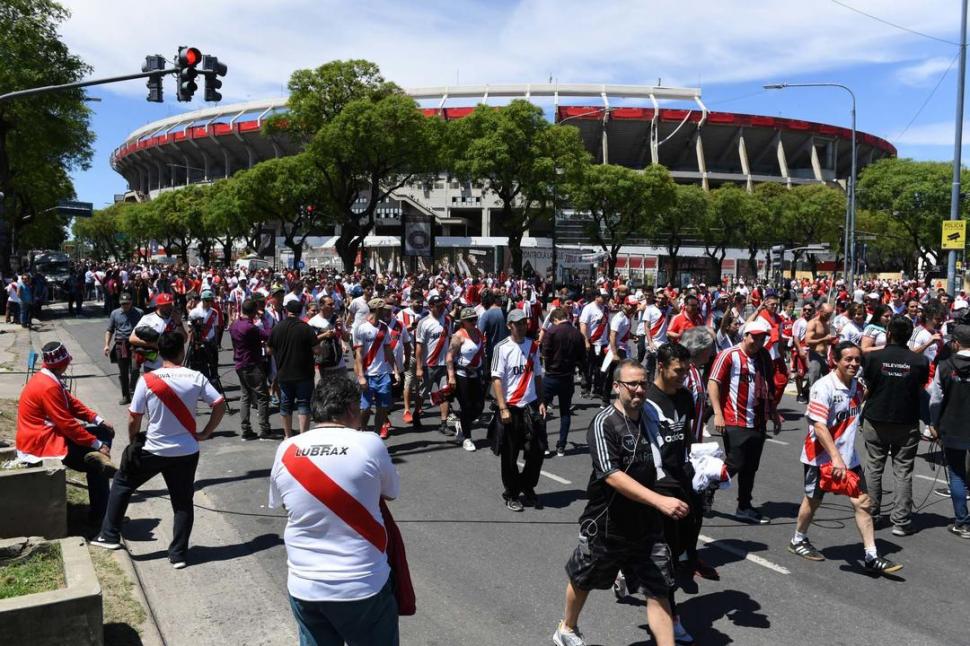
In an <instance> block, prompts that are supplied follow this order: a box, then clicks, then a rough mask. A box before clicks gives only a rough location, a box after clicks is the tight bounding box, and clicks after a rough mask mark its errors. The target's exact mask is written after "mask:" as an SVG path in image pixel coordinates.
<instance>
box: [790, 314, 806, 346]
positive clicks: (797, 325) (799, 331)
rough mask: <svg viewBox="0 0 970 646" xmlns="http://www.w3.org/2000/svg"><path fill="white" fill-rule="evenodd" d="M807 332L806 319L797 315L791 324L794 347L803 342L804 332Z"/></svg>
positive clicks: (801, 344)
mask: <svg viewBox="0 0 970 646" xmlns="http://www.w3.org/2000/svg"><path fill="white" fill-rule="evenodd" d="M806 332H808V319H806V318H805V317H804V316H799V317H798V318H797V319H796V320H795V322H794V323H792V326H791V336H792V342H793V343H794V346H795V347H796V348H800V347H802V346H803V345H804V344H805V333H806Z"/></svg>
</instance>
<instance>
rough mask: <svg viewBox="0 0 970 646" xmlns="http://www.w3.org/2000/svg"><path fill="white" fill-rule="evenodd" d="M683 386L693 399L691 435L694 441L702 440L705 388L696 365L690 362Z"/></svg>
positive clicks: (705, 398) (705, 400)
mask: <svg viewBox="0 0 970 646" xmlns="http://www.w3.org/2000/svg"><path fill="white" fill-rule="evenodd" d="M684 388H686V389H687V392H689V393H690V396H691V397H692V398H693V399H694V419H693V420H691V437H693V438H694V439H693V441H694V442H703V441H704V405H705V404H706V403H707V389H706V388H705V387H704V380H703V379H701V373H700V371H698V370H697V366H695V365H694V364H690V369H689V370H688V371H687V378H686V379H684Z"/></svg>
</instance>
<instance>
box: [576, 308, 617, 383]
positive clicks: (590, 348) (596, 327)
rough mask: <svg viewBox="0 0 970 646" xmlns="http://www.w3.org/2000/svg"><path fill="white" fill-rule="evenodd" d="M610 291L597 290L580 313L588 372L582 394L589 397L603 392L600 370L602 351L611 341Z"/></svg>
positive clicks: (584, 377) (580, 328) (580, 325)
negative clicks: (606, 302)
mask: <svg viewBox="0 0 970 646" xmlns="http://www.w3.org/2000/svg"><path fill="white" fill-rule="evenodd" d="M608 297H609V292H608V291H606V290H605V289H599V290H597V291H596V294H595V296H593V298H592V299H591V301H590V302H589V303H587V304H586V306H585V307H584V308H583V311H582V312H581V313H580V315H579V331H580V332H582V333H583V336H584V337H585V338H586V357H587V360H586V374H585V375H583V382H582V383H583V385H582V391H581V392H580V394H581V395H582V396H583V397H589V396H590V394H591V393H597V394H599V393H601V392H603V373H602V372H601V371H600V369H599V367H600V363H601V362H602V357H601V351H602V349H603V346H605V345H606V344H607V343H608V342H609V333H608V331H607V327H608V326H609V322H610V320H609V311H608V310H607V309H606V305H605V301H606V299H607V298H608Z"/></svg>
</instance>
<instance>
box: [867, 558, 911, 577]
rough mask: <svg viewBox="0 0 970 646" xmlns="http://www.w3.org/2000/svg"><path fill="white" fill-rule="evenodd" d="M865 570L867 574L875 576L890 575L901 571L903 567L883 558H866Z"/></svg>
mask: <svg viewBox="0 0 970 646" xmlns="http://www.w3.org/2000/svg"><path fill="white" fill-rule="evenodd" d="M865 568H866V571H867V572H873V573H875V574H892V573H893V572H899V571H900V570H902V569H903V566H902V565H900V564H899V563H893V562H892V561H890V560H889V559H887V558H886V557H885V556H877V557H876V558H869V557H866V563H865Z"/></svg>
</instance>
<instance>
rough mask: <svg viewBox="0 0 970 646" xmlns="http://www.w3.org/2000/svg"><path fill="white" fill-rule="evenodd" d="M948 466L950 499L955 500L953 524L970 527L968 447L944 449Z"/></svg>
mask: <svg viewBox="0 0 970 646" xmlns="http://www.w3.org/2000/svg"><path fill="white" fill-rule="evenodd" d="M943 453H944V454H945V455H946V468H947V471H948V472H949V474H950V500H952V501H953V524H954V525H956V526H957V527H970V516H968V515H967V451H966V449H947V448H944V449H943Z"/></svg>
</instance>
